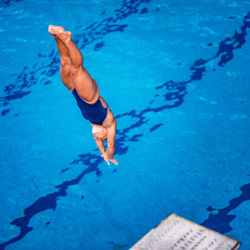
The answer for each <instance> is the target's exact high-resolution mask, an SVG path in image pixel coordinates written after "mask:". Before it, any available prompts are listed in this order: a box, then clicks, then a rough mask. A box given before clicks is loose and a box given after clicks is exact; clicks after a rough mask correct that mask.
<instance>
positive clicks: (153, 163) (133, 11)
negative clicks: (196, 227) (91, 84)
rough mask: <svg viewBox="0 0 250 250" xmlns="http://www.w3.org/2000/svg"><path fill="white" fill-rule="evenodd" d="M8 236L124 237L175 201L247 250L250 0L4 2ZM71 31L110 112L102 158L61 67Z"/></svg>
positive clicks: (45, 241) (124, 240) (61, 245)
mask: <svg viewBox="0 0 250 250" xmlns="http://www.w3.org/2000/svg"><path fill="white" fill-rule="evenodd" d="M0 13H1V14H0V34H1V39H0V49H1V57H0V62H1V64H0V67H1V85H0V86H1V87H0V104H1V110H0V112H1V115H0V121H1V123H0V124H1V125H0V129H1V130H0V131H1V133H0V151H1V154H0V182H1V185H0V193H1V195H0V204H1V210H0V211H1V213H0V225H1V226H0V249H18V250H20V249H25V250H29V249H55V250H57V249H114V250H118V249H129V247H131V246H132V245H133V244H135V243H136V242H137V241H138V240H139V239H140V238H141V237H142V236H143V235H144V234H146V233H147V232H148V231H149V230H150V229H151V228H153V227H154V226H156V225H157V224H159V223H160V221H161V220H163V219H164V218H165V217H167V216H168V215H169V214H170V213H176V214H178V215H180V216H182V217H185V218H187V219H189V220H192V221H195V222H197V223H199V224H203V225H205V226H207V227H209V228H212V229H215V230H216V231H218V232H221V233H223V234H225V235H228V236H230V237H233V238H235V239H237V240H239V241H240V242H241V243H242V248H241V249H245V250H249V249H250V240H249V239H250V226H249V225H250V216H249V209H250V168H249V167H250V165H249V162H250V155H249V121H250V120H249V98H250V92H249V81H250V73H249V52H250V36H249V31H250V1H249V0H244V1H236V0H235V1H230V0H202V1H201V0H199V1H198V0H195V1H186V2H185V1H163V0H123V1H122V0H119V1H118V0H109V1H100V0H90V1H79V0H70V1H59V0H55V1H52V2H51V1H48V0H43V1H36V2H35V1H27V0H16V1H14V0H12V1H11V0H9V1H7V0H5V1H1V3H0ZM49 24H55V25H61V26H63V27H65V29H66V30H70V31H72V33H73V40H74V41H75V42H76V44H77V45H78V46H79V47H80V48H81V51H82V52H83V55H84V64H85V67H86V68H87V69H88V71H89V72H90V74H91V75H92V77H94V78H95V79H96V81H97V83H98V85H99V87H100V92H101V95H102V96H103V97H104V98H105V99H106V100H107V102H108V104H109V106H110V107H111V110H112V111H113V113H114V114H115V116H116V119H117V125H118V131H117V137H116V154H115V158H116V159H117V160H118V162H119V165H118V166H115V165H111V166H107V164H106V163H105V162H104V161H103V159H102V158H101V157H100V154H99V152H98V151H97V149H96V145H95V142H94V140H93V138H92V134H91V126H90V124H89V123H88V122H87V121H86V120H83V118H82V117H81V114H80V111H79V109H78V107H77V106H76V103H75V101H74V98H73V97H72V95H71V94H70V92H69V91H67V90H66V88H65V87H64V86H63V84H62V83H61V81H60V75H59V56H58V52H57V48H56V44H55V41H54V39H53V38H52V37H51V36H50V34H49V33H48V31H47V28H48V25H49Z"/></svg>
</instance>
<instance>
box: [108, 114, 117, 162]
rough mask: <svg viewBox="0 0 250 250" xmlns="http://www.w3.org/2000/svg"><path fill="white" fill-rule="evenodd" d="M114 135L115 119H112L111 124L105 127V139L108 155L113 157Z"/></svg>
mask: <svg viewBox="0 0 250 250" xmlns="http://www.w3.org/2000/svg"><path fill="white" fill-rule="evenodd" d="M115 135H116V120H115V119H114V120H113V122H112V124H111V125H110V126H109V127H107V141H108V150H107V151H108V155H109V156H110V157H111V158H113V155H114V153H115Z"/></svg>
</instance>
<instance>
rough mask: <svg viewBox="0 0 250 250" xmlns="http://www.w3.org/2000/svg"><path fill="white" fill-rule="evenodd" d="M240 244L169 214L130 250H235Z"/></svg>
mask: <svg viewBox="0 0 250 250" xmlns="http://www.w3.org/2000/svg"><path fill="white" fill-rule="evenodd" d="M239 247H240V243H239V242H237V241H236V240H234V239H231V238H229V237H227V236H225V235H223V234H220V233H218V232H215V231H213V230H211V229H208V228H206V227H204V226H201V225H199V224H196V223H194V222H192V221H189V220H187V219H184V218H182V217H180V216H178V215H176V214H170V215H169V216H168V217H167V218H166V219H165V220H163V221H162V222H161V223H160V224H159V225H158V226H157V227H156V228H154V229H152V230H151V231H150V232H149V233H147V234H146V235H145V236H144V237H143V238H142V239H141V240H139V241H138V242H137V243H136V244H135V245H134V246H133V247H132V248H130V249H131V250H236V249H239Z"/></svg>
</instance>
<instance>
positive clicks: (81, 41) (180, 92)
mask: <svg viewBox="0 0 250 250" xmlns="http://www.w3.org/2000/svg"><path fill="white" fill-rule="evenodd" d="M146 2H149V1H146V0H144V1H142V0H141V1H139V0H130V1H123V5H122V7H121V8H120V9H117V10H116V14H115V17H111V18H108V19H104V20H103V21H102V22H100V23H97V22H94V23H92V24H91V25H90V26H89V27H87V28H85V29H84V31H83V34H80V35H78V36H76V42H77V44H78V46H80V48H84V47H85V46H87V45H88V44H90V43H93V42H97V43H96V45H95V48H94V49H95V50H98V49H101V47H102V46H104V42H103V41H102V39H103V37H104V36H105V35H107V34H108V33H110V32H116V31H119V32H121V31H123V30H124V28H125V27H126V25H124V24H123V25H118V24H116V22H118V21H119V20H123V19H124V18H126V17H127V16H129V15H131V14H134V13H137V12H138V7H139V5H140V4H141V3H146ZM157 11H158V10H157ZM145 13H147V10H146V8H144V9H143V10H141V12H140V14H145ZM249 27H250V13H248V14H247V15H246V16H245V17H244V21H243V25H242V26H241V31H240V33H238V32H237V31H235V34H234V36H233V37H231V38H226V39H225V40H223V41H222V42H221V43H220V44H219V48H218V51H217V53H216V55H215V56H213V57H211V58H209V59H207V60H204V59H198V60H196V61H195V62H194V64H193V65H192V66H191V67H190V70H191V75H190V79H188V80H187V81H182V82H175V81H172V80H170V81H167V82H165V83H163V84H162V85H160V86H158V87H156V91H158V90H160V93H159V94H156V95H155V96H154V98H153V99H152V100H151V101H150V106H148V107H146V108H145V109H143V110H142V111H136V110H131V111H129V112H126V113H124V114H119V115H117V116H116V118H117V119H120V118H121V117H128V116H130V117H132V118H135V119H136V122H135V123H133V124H131V125H130V126H129V127H127V128H125V129H123V130H118V131H117V134H118V138H117V140H116V152H117V154H119V155H122V154H125V153H126V152H127V150H128V147H127V146H126V144H127V143H126V141H138V140H139V138H140V137H141V136H143V134H135V135H133V136H131V137H129V136H128V132H130V131H131V130H133V129H135V128H138V127H141V126H142V125H144V124H145V123H147V122H148V121H149V120H148V119H146V117H145V114H147V113H149V112H160V111H162V110H165V109H169V108H174V107H177V106H179V105H181V104H182V103H183V101H184V96H185V95H186V94H187V85H188V84H189V83H191V82H193V81H197V80H201V79H202V77H203V73H204V72H205V71H206V64H207V63H208V62H209V61H211V60H214V59H216V58H218V59H219V62H218V66H220V67H222V66H224V65H225V64H226V63H227V62H228V61H230V60H232V58H233V50H234V49H238V48H241V46H242V45H243V44H244V43H245V37H246V35H247V32H246V31H247V28H249ZM90 31H91V32H90ZM90 34H91V35H90ZM39 57H41V58H43V57H47V56H46V55H41V54H39ZM49 58H50V59H51V61H50V64H48V65H45V66H40V67H38V66H37V65H34V66H33V67H32V70H31V71H30V69H28V67H24V70H23V72H22V73H21V74H20V75H19V76H18V78H17V80H16V82H15V83H14V84H10V85H8V86H6V87H5V93H6V95H5V96H4V97H1V99H0V102H1V104H2V106H4V107H6V106H7V105H8V104H9V102H10V101H12V100H14V99H18V98H22V97H24V96H25V95H27V94H29V93H30V91H27V90H26V89H27V88H30V87H31V86H32V85H34V84H36V83H37V82H41V81H42V83H44V84H45V85H46V84H49V83H50V80H49V79H48V77H50V76H52V75H54V74H55V73H57V72H58V70H59V66H58V65H59V58H58V55H57V53H56V52H55V50H52V52H51V53H50V55H49ZM41 75H42V76H44V78H43V79H42V78H41V79H42V80H38V79H39V78H40V76H41ZM160 96H163V97H164V99H165V102H166V104H164V105H162V106H158V107H153V106H154V105H153V104H154V103H157V99H158V98H159V97H160ZM8 111H9V110H7V109H6V108H5V109H4V110H3V111H2V115H6V114H7V113H8ZM161 126H163V124H155V125H154V126H153V127H152V128H151V129H150V132H154V131H155V130H156V129H158V128H159V127H161ZM102 161H103V160H102V158H100V157H98V156H97V155H95V154H82V155H79V158H78V159H76V160H74V161H73V162H72V163H71V164H78V163H82V164H83V165H86V166H88V167H87V169H85V170H84V171H83V172H82V173H81V174H80V175H78V176H77V177H76V178H75V179H72V180H70V181H65V182H63V183H62V184H60V185H58V186H56V188H57V189H58V191H56V192H54V193H50V194H48V195H46V196H45V197H41V198H39V199H38V200H36V201H35V202H34V203H33V204H32V205H30V206H29V207H27V208H25V209H24V216H23V217H20V218H17V219H15V220H13V221H12V222H11V224H12V225H15V226H17V227H19V228H20V233H19V235H18V236H16V237H14V238H12V239H10V240H8V241H6V242H4V243H2V244H0V249H4V247H6V246H7V245H10V244H12V243H14V242H17V241H19V240H21V239H22V238H23V237H24V236H25V235H26V234H27V233H28V232H30V231H31V230H32V229H33V228H31V227H29V226H28V225H29V221H30V219H31V218H32V217H34V216H35V215H36V214H38V213H40V212H42V211H45V210H47V209H52V210H55V209H56V206H57V200H58V199H59V198H60V197H64V196H66V195H67V189H68V187H70V186H72V185H77V184H78V183H79V182H80V181H81V180H82V178H83V177H84V176H85V175H86V174H89V173H93V172H94V173H96V175H97V176H98V177H100V176H101V175H102V173H101V171H100V170H99V169H98V166H99V164H100V163H101V162H102ZM64 171H67V169H64V170H62V172H64ZM249 185H250V184H247V185H244V186H243V187H241V190H242V195H241V196H239V197H237V198H234V199H232V200H231V201H230V205H229V206H228V207H226V208H224V209H220V210H218V214H217V215H210V216H209V218H208V219H207V220H205V221H204V222H203V225H205V226H208V227H211V228H213V227H214V228H215V229H216V230H218V231H220V232H228V231H230V230H231V227H230V226H229V223H230V222H231V220H232V219H233V218H234V217H233V216H231V215H228V213H229V212H230V211H231V210H232V209H234V208H236V207H237V206H239V205H240V204H241V203H242V202H244V201H246V200H249V199H250V197H249ZM210 209H211V208H210ZM208 210H209V208H208ZM217 222H219V223H221V224H220V226H217V224H216V223H217Z"/></svg>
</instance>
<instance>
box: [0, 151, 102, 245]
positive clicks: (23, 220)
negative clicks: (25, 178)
mask: <svg viewBox="0 0 250 250" xmlns="http://www.w3.org/2000/svg"><path fill="white" fill-rule="evenodd" d="M102 161H103V160H102V159H101V158H100V157H97V156H96V155H94V154H82V155H79V159H77V160H74V161H73V162H72V163H71V164H78V163H82V164H83V165H84V166H88V167H87V168H86V169H85V170H84V171H83V172H82V173H81V174H79V175H78V176H77V177H76V178H75V179H72V180H70V181H65V182H63V183H62V184H60V185H57V186H55V188H57V189H58V191H56V192H54V193H50V194H47V195H46V196H44V197H41V198H39V199H38V200H36V201H35V202H34V203H33V204H32V205H30V206H29V207H27V208H25V209H24V216H23V217H20V218H17V219H15V220H13V221H11V222H10V224H11V225H14V226H17V227H19V228H20V233H19V235H18V236H16V237H14V238H12V239H10V240H8V241H6V242H4V243H2V244H0V249H4V248H5V247H6V246H8V245H10V244H13V243H15V242H17V241H19V240H21V239H22V238H23V237H24V236H25V235H26V234H27V233H29V232H30V231H32V230H33V228H32V227H29V226H28V225H29V222H30V220H31V219H32V217H34V216H35V215H37V214H39V213H41V212H43V211H45V210H48V209H52V210H56V206H57V201H58V199H59V198H60V197H64V196H66V195H67V189H68V188H69V187H70V186H73V185H77V184H78V183H79V182H80V181H81V180H82V179H83V177H84V176H85V175H87V174H90V173H96V176H97V177H99V176H101V175H102V173H101V171H100V170H99V169H98V165H99V164H100V163H101V162H102Z"/></svg>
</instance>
